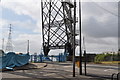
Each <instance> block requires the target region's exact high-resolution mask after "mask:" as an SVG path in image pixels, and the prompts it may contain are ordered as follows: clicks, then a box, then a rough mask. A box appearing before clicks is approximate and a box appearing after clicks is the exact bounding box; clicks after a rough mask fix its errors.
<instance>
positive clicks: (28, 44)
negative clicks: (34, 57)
mask: <svg viewBox="0 0 120 80" xmlns="http://www.w3.org/2000/svg"><path fill="white" fill-rule="evenodd" d="M27 42H28V44H27V53H28V54H29V48H30V47H29V40H28V41H27Z"/></svg>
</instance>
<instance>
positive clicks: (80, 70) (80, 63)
mask: <svg viewBox="0 0 120 80" xmlns="http://www.w3.org/2000/svg"><path fill="white" fill-rule="evenodd" d="M79 28H80V33H79V35H80V42H79V44H80V45H79V46H80V48H79V49H80V51H79V52H80V54H79V56H80V59H79V65H80V68H79V74H80V75H82V47H81V31H82V30H81V2H79Z"/></svg>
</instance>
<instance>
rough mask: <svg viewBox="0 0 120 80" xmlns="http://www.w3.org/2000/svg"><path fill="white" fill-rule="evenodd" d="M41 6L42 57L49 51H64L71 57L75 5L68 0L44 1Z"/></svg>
mask: <svg viewBox="0 0 120 80" xmlns="http://www.w3.org/2000/svg"><path fill="white" fill-rule="evenodd" d="M41 6H42V34H43V51H44V55H45V56H47V55H48V53H49V51H50V50H51V49H65V51H66V52H68V53H69V55H73V45H74V42H75V41H74V36H75V35H74V24H75V23H76V21H75V20H74V19H76V18H75V16H74V17H73V15H75V12H74V6H76V5H74V3H71V2H68V0H66V1H61V0H44V1H42V2H41Z"/></svg>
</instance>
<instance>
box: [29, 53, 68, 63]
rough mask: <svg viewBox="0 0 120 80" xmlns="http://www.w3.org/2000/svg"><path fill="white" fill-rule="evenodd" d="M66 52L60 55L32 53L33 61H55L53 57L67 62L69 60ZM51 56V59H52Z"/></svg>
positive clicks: (31, 58) (31, 59)
mask: <svg viewBox="0 0 120 80" xmlns="http://www.w3.org/2000/svg"><path fill="white" fill-rule="evenodd" d="M66 57H67V54H66V53H59V55H52V56H44V55H43V54H39V55H37V54H34V55H30V61H31V62H44V61H54V60H53V58H55V59H56V61H58V62H65V61H66V60H67V58H66ZM50 58H51V59H50Z"/></svg>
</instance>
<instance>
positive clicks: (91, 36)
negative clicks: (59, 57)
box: [0, 0, 118, 54]
mask: <svg viewBox="0 0 120 80" xmlns="http://www.w3.org/2000/svg"><path fill="white" fill-rule="evenodd" d="M81 4H82V35H84V37H85V44H86V50H87V52H104V51H117V49H118V3H117V2H94V0H92V1H89V2H82V3H81ZM77 7H78V5H77ZM0 14H1V16H0V30H1V32H0V34H1V37H0V39H1V42H0V48H1V46H2V38H4V39H5V46H6V42H7V37H8V30H9V29H8V27H9V24H12V41H13V46H14V51H16V52H24V53H25V52H26V48H27V40H30V52H31V53H34V52H37V53H39V52H40V49H41V45H42V27H41V4H40V0H24V1H21V0H12V1H10V0H2V2H1V4H0ZM77 14H78V13H77ZM77 25H78V24H77ZM76 51H78V47H77V49H76ZM59 52H63V50H59V51H58V50H57V51H54V52H51V54H55V53H59Z"/></svg>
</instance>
